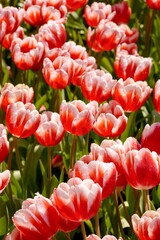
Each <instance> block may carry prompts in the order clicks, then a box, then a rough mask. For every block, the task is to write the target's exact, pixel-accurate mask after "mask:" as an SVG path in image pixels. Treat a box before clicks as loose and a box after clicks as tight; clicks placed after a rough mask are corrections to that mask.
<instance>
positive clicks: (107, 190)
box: [70, 160, 117, 200]
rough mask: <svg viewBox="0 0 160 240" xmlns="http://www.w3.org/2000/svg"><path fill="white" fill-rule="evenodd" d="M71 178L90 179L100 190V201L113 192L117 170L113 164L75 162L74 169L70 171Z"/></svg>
mask: <svg viewBox="0 0 160 240" xmlns="http://www.w3.org/2000/svg"><path fill="white" fill-rule="evenodd" d="M70 176H71V177H79V178H80V179H82V180H84V179H92V180H93V181H94V182H95V183H98V184H99V185H100V186H101V188H102V200H103V199H105V198H107V197H108V196H109V195H110V194H111V193H112V192H113V190H114V188H115V185H116V181H117V170H116V167H115V165H114V163H105V162H101V161H94V160H92V161H91V162H89V163H88V164H86V163H84V162H83V161H77V162H76V164H75V166H74V169H73V170H71V171H70Z"/></svg>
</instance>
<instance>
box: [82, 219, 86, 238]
mask: <svg viewBox="0 0 160 240" xmlns="http://www.w3.org/2000/svg"><path fill="white" fill-rule="evenodd" d="M81 229H82V235H83V240H86V239H87V236H86V230H85V226H84V222H81Z"/></svg>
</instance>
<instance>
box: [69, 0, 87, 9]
mask: <svg viewBox="0 0 160 240" xmlns="http://www.w3.org/2000/svg"><path fill="white" fill-rule="evenodd" d="M87 2H88V0H66V6H67V9H68V11H69V12H73V11H76V10H77V9H78V8H81V7H83V6H85V5H86V4H87Z"/></svg>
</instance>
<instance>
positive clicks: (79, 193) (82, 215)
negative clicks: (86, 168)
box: [53, 178, 102, 222]
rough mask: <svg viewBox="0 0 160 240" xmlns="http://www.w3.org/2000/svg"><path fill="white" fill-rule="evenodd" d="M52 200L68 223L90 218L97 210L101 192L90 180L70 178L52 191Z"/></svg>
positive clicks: (97, 185) (96, 184)
mask: <svg viewBox="0 0 160 240" xmlns="http://www.w3.org/2000/svg"><path fill="white" fill-rule="evenodd" d="M53 199H54V201H55V204H56V206H57V209H58V210H59V211H60V213H61V215H62V216H63V217H65V218H67V219H69V220H70V221H75V222H81V221H85V220H88V219H90V218H92V217H93V216H94V215H96V213H97V212H98V210H99V207H100V203H101V200H102V190H101V187H100V186H99V184H98V183H94V182H93V181H92V180H91V179H85V180H81V179H80V178H70V179H69V180H68V182H67V183H60V184H59V185H58V187H57V188H56V189H54V193H53Z"/></svg>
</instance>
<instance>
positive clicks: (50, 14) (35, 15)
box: [23, 0, 67, 26]
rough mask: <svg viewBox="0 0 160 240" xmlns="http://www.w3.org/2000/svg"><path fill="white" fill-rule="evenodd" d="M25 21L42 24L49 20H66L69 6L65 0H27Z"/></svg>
mask: <svg viewBox="0 0 160 240" xmlns="http://www.w3.org/2000/svg"><path fill="white" fill-rule="evenodd" d="M24 10H25V12H24V17H23V19H24V21H25V22H27V23H28V24H30V25H33V26H41V25H43V24H45V23H47V22H48V21H49V20H54V21H58V22H61V23H65V22H66V14H67V8H66V4H65V1H64V0H57V1H52V0H46V1H43V0H25V1H24Z"/></svg>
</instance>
